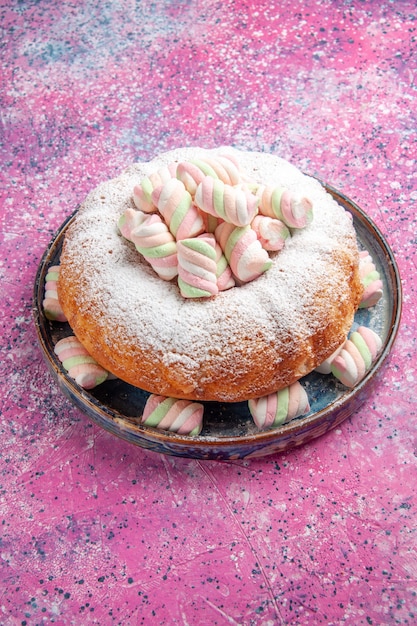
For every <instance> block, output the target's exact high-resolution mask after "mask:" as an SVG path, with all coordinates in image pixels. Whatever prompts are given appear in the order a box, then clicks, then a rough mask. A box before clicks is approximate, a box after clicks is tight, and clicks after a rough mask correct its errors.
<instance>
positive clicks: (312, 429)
mask: <svg viewBox="0 0 417 626" xmlns="http://www.w3.org/2000/svg"><path fill="white" fill-rule="evenodd" d="M324 186H325V187H326V189H327V191H328V192H329V193H330V194H331V195H332V196H333V197H334V198H335V200H336V201H337V202H338V203H339V204H340V205H342V206H343V207H344V208H345V209H347V210H348V211H349V212H350V213H351V214H352V216H353V223H354V226H355V229H356V232H357V236H358V242H359V245H360V247H362V248H364V249H367V250H369V252H370V254H371V256H372V258H373V260H374V263H375V265H376V267H377V269H378V271H379V273H380V275H381V278H382V280H383V283H384V295H383V298H382V299H381V300H380V302H379V303H378V304H377V305H376V306H375V307H372V308H370V309H360V310H358V312H357V314H356V316H355V322H357V323H358V324H361V325H364V326H368V327H370V328H372V329H373V330H375V332H377V333H378V334H379V336H380V337H381V338H382V341H383V348H382V351H381V353H380V355H379V357H378V359H377V360H376V362H375V363H374V364H373V366H372V368H371V370H370V371H369V372H368V373H367V375H366V376H365V378H364V379H363V380H362V381H361V382H360V383H359V384H358V385H357V386H356V387H355V388H354V389H346V388H345V387H344V386H343V385H341V384H339V383H338V382H337V381H336V380H335V378H334V377H333V376H331V375H329V376H324V375H321V374H318V373H316V372H313V373H311V374H309V375H308V376H306V377H305V378H303V380H302V383H303V385H304V386H305V388H306V391H307V394H308V397H309V401H310V405H311V411H310V413H309V414H308V415H307V416H305V417H302V418H298V419H295V420H293V421H292V422H289V423H288V424H284V425H283V426H280V427H279V428H275V429H272V430H267V431H262V432H259V431H258V429H257V428H256V426H255V424H254V422H253V420H252V418H251V416H250V413H249V410H248V407H247V403H246V402H243V403H232V404H231V403H224V404H223V403H218V402H208V403H206V405H205V411H204V428H203V430H202V432H201V434H200V435H199V436H198V437H189V436H184V435H178V434H176V433H171V432H168V431H163V430H158V429H156V428H150V427H147V426H142V425H141V424H140V416H141V414H142V411H143V407H144V404H145V402H146V399H147V397H148V394H147V392H145V391H142V390H141V389H137V388H135V387H132V386H131V385H128V384H127V383H124V382H123V381H121V380H109V381H106V382H105V383H103V384H102V385H100V386H98V387H96V388H95V389H93V390H91V391H86V390H84V389H82V388H81V387H80V386H79V385H77V383H76V382H75V381H73V380H72V379H71V378H70V377H69V376H68V375H67V373H66V372H65V371H64V369H63V367H62V365H61V363H60V361H59V359H58V358H57V356H56V355H55V353H54V345H55V344H56V342H57V341H58V340H59V339H61V338H62V337H66V336H68V335H69V334H71V329H70V327H69V325H68V324H63V323H58V322H50V321H49V320H47V319H46V317H45V316H44V313H43V309H42V301H43V298H44V284H45V276H46V274H47V272H48V268H49V267H50V266H51V265H57V264H59V257H60V253H61V247H62V243H63V240H64V236H65V231H66V229H67V227H68V225H69V224H70V223H71V220H72V219H73V218H74V216H71V217H70V218H68V220H66V222H64V224H63V225H62V226H61V228H60V229H59V231H58V232H57V234H56V235H55V237H54V238H53V240H52V242H51V243H50V245H49V247H48V249H47V250H46V251H45V254H44V255H43V258H42V260H41V262H40V265H39V268H38V272H37V276H36V281H35V293H34V317H35V324H36V329H37V333H38V338H39V342H40V345H41V348H42V351H43V353H44V356H45V359H46V362H47V364H48V366H49V368H50V370H51V372H52V374H53V376H54V378H55V379H56V381H57V383H58V385H59V386H60V388H61V389H62V391H63V392H64V393H65V395H66V396H68V397H69V398H70V400H71V401H72V402H73V403H74V404H75V405H76V406H77V407H78V408H79V409H80V410H81V411H82V412H83V413H85V414H86V415H87V416H88V417H89V418H90V419H91V420H92V421H93V422H95V423H96V424H98V425H99V426H101V427H102V428H105V429H106V430H108V431H109V432H111V433H113V434H114V435H117V436H118V437H121V438H122V439H125V440H126V441H128V442H130V443H133V444H135V445H138V446H141V447H143V448H147V449H150V450H155V451H156V452H163V453H165V454H170V455H175V456H185V457H191V458H197V459H219V460H224V459H240V458H249V457H258V456H265V455H269V454H273V453H276V452H282V451H284V450H288V449H290V448H293V447H295V446H299V445H301V444H304V443H306V442H307V441H310V440H311V439H314V438H316V437H319V436H320V435H323V434H324V433H325V432H327V431H329V430H331V429H332V428H335V427H336V426H337V425H338V424H340V423H341V422H342V421H343V420H344V419H346V418H347V417H348V416H349V415H351V414H352V413H354V412H355V411H356V410H357V409H358V408H359V407H360V406H361V404H362V403H363V402H364V401H365V400H366V397H367V395H368V394H369V392H370V390H371V389H372V388H373V386H374V385H375V384H376V382H377V379H378V377H379V375H380V374H381V372H382V370H383V366H384V365H385V364H386V362H387V359H388V356H389V353H390V350H391V347H392V345H393V342H394V340H395V337H396V335H397V332H398V327H399V324H400V317H401V301H402V296H401V281H400V276H399V271H398V267H397V264H396V262H395V259H394V256H393V254H392V252H391V250H390V247H389V245H388V243H387V242H386V240H385V238H384V237H383V235H382V234H381V232H380V231H379V229H378V228H377V227H376V226H375V224H374V223H373V222H372V221H371V220H370V219H369V217H367V215H366V214H365V213H364V212H363V211H362V210H361V209H360V208H359V207H358V206H357V205H356V204H355V203H353V202H352V201H351V200H349V199H348V198H347V197H345V196H344V195H343V194H341V193H339V192H338V191H336V190H335V189H333V188H332V187H329V186H328V185H324Z"/></svg>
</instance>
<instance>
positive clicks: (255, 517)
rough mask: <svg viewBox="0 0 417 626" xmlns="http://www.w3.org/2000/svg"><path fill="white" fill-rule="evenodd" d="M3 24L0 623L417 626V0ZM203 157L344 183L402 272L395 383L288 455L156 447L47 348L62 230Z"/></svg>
mask: <svg viewBox="0 0 417 626" xmlns="http://www.w3.org/2000/svg"><path fill="white" fill-rule="evenodd" d="M0 26H1V30H2V32H1V38H0V40H1V42H2V43H1V47H0V54H1V65H0V71H1V83H0V85H1V87H0V98H1V118H0V137H1V148H0V155H1V165H2V166H1V173H0V176H1V179H2V182H1V186H0V194H1V205H0V206H1V239H0V245H1V256H0V259H1V260H0V277H1V283H0V289H1V297H0V307H1V326H2V333H1V335H2V337H1V340H0V341H1V364H0V368H1V376H0V381H1V382H0V384H1V392H2V393H1V416H0V436H1V445H0V471H1V475H0V498H1V501H0V502H1V505H0V578H1V583H2V584H1V585H0V623H1V624H4V625H6V626H15V625H16V626H18V625H19V626H20V625H25V624H26V625H32V624H33V625H34V624H101V625H107V624H109V625H113V624H123V625H130V624H132V625H136V624H138V625H139V624H149V623H152V624H181V625H182V624H183V625H191V624H203V625H204V624H210V625H214V624H218V625H221V626H222V625H230V624H233V625H236V624H239V625H245V626H246V625H255V626H258V625H260V626H261V625H262V626H272V625H275V624H294V625H315V624H326V625H328V624H334V625H336V624H355V625H358V624H365V625H367V624H377V625H385V624H387V625H390V624H413V623H416V622H417V596H416V593H417V583H416V578H417V565H416V562H417V561H416V545H417V544H416V531H417V528H416V505H417V502H416V495H415V480H416V419H415V418H416V410H415V407H416V399H417V396H416V392H415V387H414V384H415V366H414V362H415V358H416V343H415V341H416V340H415V336H416V321H415V304H416V301H417V292H416V287H415V275H416V274H415V270H416V220H415V211H416V200H417V169H416V160H415V158H416V154H417V146H416V127H417V119H416V108H417V103H416V75H417V74H416V72H417V57H416V52H417V51H416V35H417V11H416V6H415V2H413V1H411V0H400V1H398V2H397V1H396V2H388V1H382V2H379V1H369V2H362V1H359V0H353V1H351V2H346V1H335V2H330V1H329V0H291V1H290V0H282V1H280V2H277V1H272V2H271V1H270V0H268V1H266V0H258V1H256V2H255V1H250V0H248V1H246V2H243V1H240V0H236V1H233V0H225V1H224V2H217V0H216V1H215V0H207V1H205V2H201V1H198V0H197V1H195V2H193V1H191V0H175V1H174V0H172V1H171V2H169V1H165V2H162V1H161V0H156V1H154V2H151V1H150V0H144V1H142V2H134V1H133V0H120V1H119V2H116V1H114V2H99V1H98V0H73V1H72V2H67V1H66V2H61V3H55V4H54V3H50V2H47V1H46V0H40V1H39V2H34V1H29V0H27V1H22V2H18V1H17V0H15V1H10V2H3V3H2V4H1V6H0ZM193 144H194V145H195V144H198V145H201V146H206V147H214V146H217V145H222V144H231V145H234V146H236V147H240V148H244V149H253V150H261V151H265V152H271V153H274V154H277V155H279V156H282V157H284V158H287V159H289V160H291V161H293V162H294V163H295V164H296V165H298V166H299V167H300V168H301V169H303V170H305V171H306V172H308V173H310V174H313V175H316V176H319V177H320V178H321V179H323V180H326V181H328V182H329V183H330V184H332V185H333V186H335V187H337V188H338V189H339V190H340V191H342V192H344V193H345V194H346V195H348V196H349V197H351V198H352V199H353V200H354V201H356V202H357V203H358V204H359V205H360V206H361V207H362V208H363V209H364V210H365V211H366V212H367V213H368V214H369V215H370V216H371V218H372V219H373V220H374V221H375V222H376V224H377V225H378V226H379V227H380V229H381V230H382V231H383V233H384V234H385V235H386V237H387V239H388V241H389V243H390V245H391V247H392V249H393V251H394V253H395V255H396V259H397V261H398V264H399V266H400V269H401V274H402V278H403V289H404V312H403V323H402V327H401V329H400V333H399V336H398V339H397V342H396V344H395V347H394V350H393V352H392V357H391V361H390V365H389V367H388V368H387V369H386V371H385V375H384V377H383V379H381V380H380V382H379V384H378V386H377V388H376V390H375V392H374V393H373V394H372V395H371V396H370V397H369V399H368V401H367V402H366V404H365V405H364V406H363V408H362V409H361V410H360V411H359V412H358V413H357V414H355V415H353V416H352V417H351V418H350V419H348V420H347V421H345V422H344V423H343V424H342V425H341V426H340V427H339V428H338V429H336V430H335V431H332V432H330V433H329V434H327V435H325V436H323V437H322V438H320V439H318V440H316V441H314V442H313V443H311V444H307V445H306V446H304V447H302V448H300V449H297V450H295V451H292V452H287V453H284V454H282V455H275V456H272V457H268V458H265V459H260V460H250V461H231V462H225V463H221V462H215V461H205V462H203V461H197V460H189V459H181V458H172V457H167V456H163V455H159V454H156V453H154V452H150V451H145V450H142V449H140V448H136V447H134V446H132V445H129V444H128V443H126V442H124V441H121V440H118V439H116V438H114V437H113V436H112V435H110V434H108V433H106V432H104V431H102V430H100V429H98V428H97V427H96V426H94V425H93V424H92V423H90V422H89V421H88V419H87V418H86V417H85V416H84V415H83V414H81V413H80V412H79V411H78V410H77V409H75V408H74V407H73V406H72V405H71V404H70V403H69V401H68V400H66V398H65V397H64V396H63V395H61V393H60V392H59V390H58V389H57V387H56V385H55V383H54V382H53V380H52V378H51V376H50V375H49V373H48V371H47V369H46V365H45V364H44V361H43V358H42V355H41V351H40V348H39V346H38V344H37V339H36V333H35V329H34V325H33V319H32V301H31V299H32V290H33V283H34V278H35V274H36V270H37V266H38V263H39V261H40V258H41V256H42V254H43V252H44V249H45V247H46V246H47V244H48V243H49V241H50V240H51V238H52V235H53V233H54V232H55V231H56V229H57V228H58V227H59V226H60V224H61V223H62V222H63V221H64V219H65V218H66V217H67V216H68V215H69V214H70V213H72V211H73V210H74V208H75V207H76V206H77V204H78V203H80V202H81V201H82V199H83V197H84V196H85V194H86V193H87V192H88V191H89V190H91V189H92V188H93V187H94V186H95V185H96V184H98V183H99V182H100V181H102V180H104V179H107V178H109V177H112V176H115V175H117V174H118V173H119V172H120V171H121V170H122V169H123V168H124V167H125V166H126V165H127V164H129V163H130V162H132V161H134V160H139V159H148V158H149V157H152V156H153V155H155V154H157V153H158V152H161V151H163V150H166V149H170V148H174V147H176V146H180V145H193Z"/></svg>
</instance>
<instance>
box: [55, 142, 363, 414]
mask: <svg viewBox="0 0 417 626" xmlns="http://www.w3.org/2000/svg"><path fill="white" fill-rule="evenodd" d="M216 159H218V160H219V161H220V162H222V163H223V165H224V164H226V160H227V163H232V164H233V167H231V168H230V169H233V171H235V170H236V169H238V171H239V181H229V183H230V184H228V185H226V187H227V189H226V190H225V189H223V187H222V188H221V191H222V193H223V196H222V195H221V193H220V192H219V189H220V188H218V186H216V185H214V191H213V181H206V178H207V177H210V171H208V173H207V172H204V180H203V182H200V183H199V182H198V180H197V181H196V186H197V187H199V188H197V190H195V189H194V190H192V189H190V194H191V196H192V208H193V210H195V206H198V205H199V204H201V203H203V204H204V203H206V204H207V197H208V196H207V194H210V193H212V198H213V201H212V204H211V205H210V207H211V208H212V209H213V210H212V211H211V213H212V214H211V215H210V214H209V213H207V214H206V215H205V217H204V219H203V226H202V227H201V225H200V228H199V229H198V230H196V231H195V233H194V234H193V237H194V239H195V240H196V241H197V244H198V251H200V247H201V246H203V247H204V245H205V242H206V241H209V243H210V245H211V244H213V246H214V243H213V241H214V238H216V239H217V240H218V241H220V243H221V244H222V248H223V251H224V253H225V255H226V257H227V259H228V261H229V263H230V265H231V266H232V269H233V270H234V274H233V272H232V277H231V280H232V283H230V284H228V285H227V287H224V289H222V290H221V289H217V287H216V292H215V293H214V292H213V293H212V292H207V293H206V292H204V296H201V294H202V293H203V292H202V291H201V290H200V291H199V290H197V291H195V290H194V291H193V289H191V288H190V289H188V287H189V282H190V281H189V278H187V276H188V275H189V272H188V270H187V271H185V270H184V269H183V273H182V274H181V276H180V278H178V277H177V276H172V277H171V275H165V276H162V277H161V273H158V271H156V270H155V268H156V269H157V270H158V268H157V267H156V266H155V264H153V263H152V257H151V256H150V255H151V250H150V249H148V250H149V251H148V253H146V250H145V252H143V249H142V248H141V247H140V245H139V243H136V244H135V243H133V241H131V240H129V238H127V237H126V236H123V234H122V232H123V228H121V224H123V220H124V218H123V216H124V215H127V214H129V215H134V218H133V219H136V217H135V216H136V212H138V213H140V214H141V213H142V212H141V211H138V209H137V201H136V199H135V191H134V190H137V189H139V190H141V189H144V188H145V186H144V181H145V180H146V181H149V179H150V178H151V179H152V175H153V174H154V173H155V172H158V171H159V172H160V171H162V170H163V171H165V172H167V171H168V170H169V171H170V172H171V175H172V177H173V178H174V179H175V178H177V179H178V178H182V180H184V181H185V182H186V176H187V172H188V169H187V166H186V167H185V168H184V171H185V174H183V175H182V174H181V172H182V170H181V167H179V166H181V164H184V163H185V164H187V163H191V164H197V165H198V164H200V166H201V163H212V164H213V163H215V162H216ZM225 159H226V160H225ZM193 167H194V166H193V165H192V166H190V171H191V172H192V171H193ZM203 169H204V168H203ZM179 172H180V175H179ZM213 176H215V175H213ZM173 185H174V186H175V185H176V183H173ZM205 185H206V186H207V185H208V187H207V189H208V191H207V189H206V188H205ZM210 185H211V187H210ZM187 188H188V187H187ZM264 188H265V189H276V188H280V189H285V190H286V193H287V194H290V195H291V194H293V195H294V197H295V195H297V197H299V196H300V194H301V196H303V197H307V198H308V199H309V202H311V204H312V213H311V215H309V219H308V220H307V222H306V223H305V224H303V227H300V225H299V224H295V223H294V224H295V225H294V224H293V225H289V226H288V231H289V233H290V236H289V237H288V238H286V239H285V245H283V246H282V247H281V249H279V250H278V249H277V248H275V249H271V248H269V249H268V251H267V252H265V250H264V248H262V250H263V254H266V255H267V257H266V258H267V261H266V262H264V264H263V267H262V268H261V269H260V270H259V271H258V272H255V273H254V274H250V272H249V274H250V275H249V274H245V273H244V272H243V278H242V275H240V274H239V272H240V267H241V266H240V265H239V263H240V261H239V263H236V262H235V265H233V252H232V253H231V252H230V241H231V239H232V238H233V236H234V235H233V234H232V235H231V234H230V232H231V231H233V232H239V233H241V232H242V233H243V232H245V233H246V230H245V229H249V230H250V234H251V235H253V232H254V231H255V230H256V229H255V226H253V228H252V226H251V225H247V224H246V222H247V221H248V220H251V223H253V224H254V221H253V220H254V219H255V218H254V215H255V216H256V215H257V212H258V208H257V204H258V202H259V198H260V196H261V193H262V190H263V189H264ZM210 190H211V192H210ZM242 190H243V191H242ZM164 193H165V192H164V191H163V190H162V192H161V189H159V190H158V189H156V188H155V189H154V193H152V195H151V198H152V199H153V200H152V201H153V202H154V203H155V207H153V208H151V209H150V210H151V211H153V213H152V215H151V217H149V215H148V216H147V217H146V220H147V223H149V224H150V223H151V222H152V220H157V221H158V220H159V221H160V213H161V211H162V213H164V212H165V214H167V209H166V205H165V204H164V202H165V200H164ZM230 193H233V194H235V196H234V198H235V202H234V204H233V203H232V204H233V207H237V208H236V211H234V213H233V211H231V210H230V211H229V210H228V209H227V210H225V208H224V207H228V206H231V205H230V203H229V204H228V203H227V202H226V201H224V203H223V204H222V203H220V204H221V206H220V208H219V194H220V197H221V199H222V198H223V200H224V198H225V197H226V195H227V194H229V195H230ZM265 193H267V192H265ZM242 194H243V195H242ZM252 196H255V197H256V202H255V209H254V210H253V208H251V207H252V204H251V202H252V199H251V198H252ZM223 200H222V202H223ZM242 207H243V209H242ZM248 207H249V208H248ZM188 211H190V209H188ZM245 211H246V213H245ZM250 211H252V213H253V215H251V216H249V217H248V212H250ZM133 212H135V213H133ZM232 213H233V214H232ZM295 213H297V212H296V211H295ZM242 216H243V217H242ZM263 217H264V220H265V219H268V217H267V216H266V215H264V216H263ZM295 217H296V218H297V215H295ZM141 219H142V218H141ZM283 219H284V218H283ZM170 220H171V221H170ZM213 220H214V222H215V224H214V226H213ZM159 221H158V224H159ZM165 221H168V225H169V227H170V230H171V232H174V233H177V234H176V235H175V236H174V235H172V236H171V235H170V237H171V239H172V240H173V241H174V245H175V246H176V247H177V248H178V258H180V248H181V250H182V252H181V254H185V255H186V254H187V252H188V248H190V247H191V248H192V249H193V250H194V248H195V246H194V244H193V237H186V238H185V239H184V241H183V240H182V239H181V237H180V236H179V234H178V232H177V229H178V224H175V223H174V222H175V217H172V216H170V217H169V219H168V218H166V220H165ZM275 221H277V220H275ZM231 222H232V223H231ZM202 231H204V232H202ZM205 231H207V232H205ZM224 233H226V235H227V236H226V235H225V234H224ZM257 236H258V239H260V240H262V235H261V234H260V231H259V230H257ZM222 237H223V239H225V237H226V239H227V241H226V243H225V242H224V241H223V242H222ZM209 238H210V239H209ZM255 239H256V238H255ZM190 242H191V243H190ZM201 242H203V243H201ZM197 244H196V245H197ZM216 245H217V243H216ZM256 245H259V244H258V243H257V244H256ZM228 246H229V248H228ZM264 247H265V246H264ZM278 247H279V246H278ZM177 248H176V249H177ZM266 248H268V246H266ZM138 250H140V251H141V252H142V253H140V252H138ZM196 250H197V248H196ZM184 251H185V252H184ZM212 256H213V255H211V256H210V254H209V257H210V262H212ZM243 257H244V258H245V259H246V260H247V259H248V258H249V257H250V254H249V252H248V251H247V250H246V251H245V252H244V253H242V255H241V256H240V257H239V258H240V259H241V258H243ZM181 258H182V257H181ZM262 258H264V257H262ZM184 263H185V262H184ZM251 264H252V259H251V258H250V259H249V261H248V262H247V263H246V265H245V267H246V268H251V267H252V265H253V264H252V265H251ZM168 265H169V264H168V263H167V264H166V266H167V267H168ZM164 267H165V266H164ZM184 267H185V265H184ZM186 267H187V268H188V265H186ZM164 271H165V270H164ZM204 271H205V272H206V270H204ZM245 271H246V270H245ZM248 271H249V270H248ZM235 274H238V276H236V275H235ZM204 276H209V274H207V272H206V273H205V274H204ZM210 276H211V274H210ZM231 284H234V286H230V285H231ZM184 285H185V286H184ZM229 287H230V288H229ZM57 288H58V294H59V301H60V303H61V306H62V309H63V311H64V313H65V315H66V317H67V319H68V322H69V324H70V326H71V328H72V330H73V331H74V334H75V335H76V336H77V338H78V339H79V340H80V342H81V343H82V344H83V346H84V347H85V348H86V350H87V351H88V352H89V353H90V354H91V355H92V356H93V357H94V358H95V359H96V360H97V362H98V363H99V364H100V365H101V366H102V367H103V368H105V369H106V370H108V371H110V372H111V373H112V374H114V375H115V376H117V377H118V378H120V379H122V380H124V381H126V382H128V383H130V384H132V385H134V386H136V387H140V388H142V389H144V390H146V391H149V392H151V393H155V394H159V395H162V396H168V397H172V398H179V399H189V400H208V401H221V402H238V401H243V400H249V399H251V398H259V397H261V396H265V395H268V394H270V393H273V392H275V391H277V390H279V389H282V388H284V387H287V386H289V385H291V384H293V383H294V382H295V381H297V380H299V379H300V378H301V377H303V376H305V375H306V374H308V373H309V372H310V371H312V370H313V369H315V368H316V367H317V366H319V365H320V364H321V363H322V362H323V361H325V360H326V359H327V358H328V357H329V356H330V355H332V354H333V353H334V352H335V350H336V349H337V348H339V346H341V345H342V344H343V342H344V341H345V340H346V337H347V335H348V332H349V330H350V328H351V326H352V322H353V318H354V313H355V311H356V310H357V308H358V305H359V303H360V300H361V296H362V292H363V287H362V283H361V280H360V275H359V251H358V247H357V240H356V233H355V231H354V228H353V225H352V219H351V216H350V215H349V214H348V213H347V212H346V211H345V210H344V209H343V208H342V207H341V206H339V205H338V204H337V203H336V202H335V201H334V200H333V198H332V197H331V196H330V195H329V194H328V193H327V192H326V191H325V189H324V188H323V187H322V185H321V184H320V183H319V182H318V181H317V180H315V179H313V178H310V177H308V176H306V175H304V174H303V173H302V172H300V171H299V170H298V169H297V168H296V167H294V166H293V165H291V164H289V163H288V162H286V161H285V160H283V159H280V158H278V157H276V156H273V155H269V154H264V153H254V152H243V151H238V150H235V149H232V148H220V149H216V150H204V149H200V148H181V149H178V150H173V151H170V152H166V153H164V154H162V155H160V156H159V157H157V158H156V159H154V160H152V161H150V162H147V163H136V164H134V165H132V166H130V167H129V168H128V169H126V170H125V171H124V172H123V173H122V174H121V175H120V176H119V177H117V178H115V179H113V180H109V181H107V182H104V183H103V184H101V185H100V186H99V187H98V188H97V189H95V190H94V191H93V192H92V193H91V194H90V195H89V196H88V197H87V198H86V200H85V201H84V203H83V204H82V206H81V207H80V208H79V209H78V211H77V213H76V216H75V218H74V220H73V221H72V223H71V225H70V227H69V228H68V230H67V232H66V234H65V241H64V245H63V249H62V254H61V260H60V275H59V280H58V287H57Z"/></svg>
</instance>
